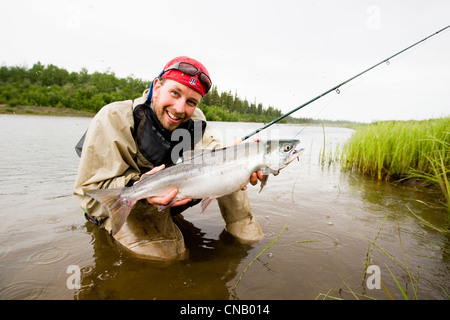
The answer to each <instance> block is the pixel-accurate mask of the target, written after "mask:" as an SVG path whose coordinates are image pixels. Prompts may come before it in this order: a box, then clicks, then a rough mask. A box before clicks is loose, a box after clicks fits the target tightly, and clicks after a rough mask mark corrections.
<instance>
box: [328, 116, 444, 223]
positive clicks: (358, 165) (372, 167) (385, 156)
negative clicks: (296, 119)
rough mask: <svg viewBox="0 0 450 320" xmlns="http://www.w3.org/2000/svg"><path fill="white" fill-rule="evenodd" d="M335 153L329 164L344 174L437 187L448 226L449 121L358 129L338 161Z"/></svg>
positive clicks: (375, 125)
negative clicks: (418, 180)
mask: <svg viewBox="0 0 450 320" xmlns="http://www.w3.org/2000/svg"><path fill="white" fill-rule="evenodd" d="M338 152H339V151H336V153H338ZM336 153H335V154H334V155H329V158H332V159H331V160H330V161H333V162H337V161H339V162H340V164H341V167H342V168H343V169H344V170H351V171H355V172H359V173H363V174H366V175H371V176H373V177H375V178H376V179H378V180H386V181H399V180H404V179H411V178H416V179H421V180H424V181H428V182H431V183H433V184H436V185H438V186H439V188H440V190H441V191H442V195H443V198H442V202H443V203H444V204H445V206H446V207H447V211H448V216H447V220H448V222H450V183H449V180H450V179H449V177H450V117H444V118H440V119H431V120H425V121H383V122H378V123H373V124H368V125H366V126H360V127H358V128H357V130H356V132H355V133H354V134H353V136H352V138H351V139H350V140H349V141H348V142H347V143H346V144H345V145H344V146H343V147H342V149H341V151H340V157H337V156H336Z"/></svg>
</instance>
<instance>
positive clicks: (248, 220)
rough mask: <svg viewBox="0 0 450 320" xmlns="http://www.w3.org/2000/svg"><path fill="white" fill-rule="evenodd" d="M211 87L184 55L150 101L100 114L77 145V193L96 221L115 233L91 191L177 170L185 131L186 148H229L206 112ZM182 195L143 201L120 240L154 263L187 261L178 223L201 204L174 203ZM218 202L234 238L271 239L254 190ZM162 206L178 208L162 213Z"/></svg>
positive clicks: (150, 92)
mask: <svg viewBox="0 0 450 320" xmlns="http://www.w3.org/2000/svg"><path fill="white" fill-rule="evenodd" d="M210 88H211V78H210V76H209V73H208V71H207V70H206V68H205V67H204V66H203V64H201V63H200V62H198V61H197V60H194V59H191V58H189V57H177V58H175V59H173V60H171V61H169V62H168V63H167V64H166V66H165V67H164V69H163V71H162V72H161V74H160V75H159V76H158V77H156V78H155V80H154V81H153V82H152V84H151V86H150V88H149V89H147V90H145V91H144V93H143V95H142V97H140V98H137V99H135V100H127V101H120V102H113V103H111V104H108V105H106V106H104V107H103V108H102V109H101V110H100V111H99V112H98V113H97V115H96V116H95V117H94V118H93V120H92V122H91V124H90V126H89V128H88V130H87V131H86V133H85V135H84V136H83V138H84V139H83V138H82V140H80V142H79V144H78V145H77V148H78V149H79V150H77V152H78V153H79V155H80V156H81V158H80V164H79V169H78V175H77V178H76V182H75V188H74V194H75V197H76V198H77V200H78V202H79V203H80V205H81V207H82V208H83V209H84V211H85V216H86V218H87V219H88V220H90V221H92V222H94V223H95V224H96V225H98V226H99V227H102V228H104V229H106V230H107V231H108V232H111V230H112V226H111V221H110V219H109V217H108V212H107V210H106V209H105V208H104V207H103V206H102V205H101V204H100V203H99V202H98V201H96V200H94V199H93V198H91V197H90V196H88V195H86V192H88V191H90V190H94V189H104V188H120V187H125V186H131V185H133V184H134V183H138V181H139V180H140V179H142V177H143V176H145V175H147V174H154V173H156V172H158V171H160V170H164V168H165V167H168V166H171V165H174V164H175V163H176V162H177V160H178V158H179V157H181V156H182V155H181V154H180V153H178V152H174V150H175V149H176V146H177V144H179V143H180V140H177V139H174V137H173V135H172V133H174V132H176V131H177V129H183V132H187V133H188V134H189V136H190V137H189V138H190V143H188V145H187V146H186V145H185V148H184V149H216V148H221V147H223V146H222V142H221V141H220V138H219V137H218V135H217V134H216V133H215V131H214V129H213V128H211V127H210V126H209V125H208V124H207V122H206V118H205V116H204V114H203V112H202V111H201V110H200V109H199V108H198V106H199V104H200V101H201V99H202V98H203V96H205V94H206V93H207V92H208V91H209V89H210ZM173 140H174V141H173ZM182 151H188V150H182ZM261 177H262V176H261V173H260V172H258V173H253V174H252V175H251V177H249V182H250V183H251V184H252V185H255V184H256V183H257V181H258V178H259V179H261ZM244 189H245V188H244ZM177 192H178V190H177V189H173V190H171V191H170V192H169V193H168V194H167V195H166V196H162V197H151V198H147V199H146V200H145V199H144V200H141V201H138V203H137V204H136V205H135V206H134V207H133V209H132V211H131V213H130V215H129V216H128V218H127V220H126V222H125V223H124V225H123V226H122V228H121V229H120V230H119V231H118V232H117V233H116V234H114V235H113V237H114V238H115V239H116V240H117V241H118V242H119V243H121V244H122V245H123V246H125V247H126V248H128V249H129V250H131V251H133V252H135V253H136V254H138V255H140V256H143V257H146V258H149V259H153V260H163V261H171V260H181V259H184V258H185V257H186V247H185V243H184V239H183V235H182V233H181V231H180V229H179V228H178V226H177V225H176V224H175V223H174V221H173V217H175V216H176V215H177V214H179V213H181V212H182V211H184V210H186V209H187V208H189V206H193V205H195V204H197V203H198V202H199V201H194V200H192V199H182V200H178V201H176V202H174V201H172V200H173V199H174V197H175V196H176V194H177ZM217 200H218V204H219V208H220V211H221V214H222V217H223V219H224V221H225V228H226V230H227V232H228V233H230V234H231V235H233V236H234V237H235V238H236V239H237V240H238V241H240V242H243V243H249V242H257V241H259V240H260V239H261V238H262V237H263V233H262V231H261V228H260V226H259V224H258V222H257V221H256V220H255V218H254V217H252V214H251V209H250V203H249V199H248V196H247V192H246V190H240V191H237V192H235V193H232V194H230V195H228V196H224V197H221V198H219V199H217ZM158 205H163V206H167V205H170V207H167V208H166V209H164V210H162V211H159V210H158V209H157V208H156V207H157V206H158Z"/></svg>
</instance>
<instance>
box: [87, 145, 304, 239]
mask: <svg viewBox="0 0 450 320" xmlns="http://www.w3.org/2000/svg"><path fill="white" fill-rule="evenodd" d="M303 150H304V149H303V148H302V147H301V145H300V140H296V139H285V140H260V141H252V142H244V143H240V144H238V145H233V146H229V147H226V148H221V149H215V150H203V149H198V150H191V151H187V152H184V153H183V155H182V160H181V162H179V163H177V164H175V165H173V166H171V167H168V168H166V169H164V170H161V171H158V172H156V173H154V174H151V175H146V176H145V177H143V178H142V179H141V180H140V181H139V182H137V183H135V184H134V185H133V186H130V187H123V188H112V189H97V190H91V191H88V192H87V193H86V194H87V195H88V196H90V197H92V198H94V199H95V200H97V201H98V202H100V203H101V204H102V205H103V206H104V207H105V208H106V209H107V210H108V214H109V217H110V219H111V225H112V234H113V235H115V234H116V233H117V232H118V231H119V230H120V229H121V227H122V226H123V224H124V223H125V221H126V219H127V217H128V215H129V214H130V212H131V210H132V208H133V206H134V205H135V204H136V202H137V201H139V200H141V199H145V198H148V197H153V196H165V195H167V193H169V191H170V190H172V189H174V188H177V189H178V193H177V195H176V197H175V198H174V199H173V201H172V202H171V203H169V204H168V205H166V206H159V207H158V209H159V210H164V209H165V208H167V207H170V205H171V204H172V203H174V202H175V201H177V200H180V199H185V198H190V199H194V200H201V199H202V200H201V207H202V213H204V212H205V211H206V209H207V207H208V206H209V204H210V203H211V202H212V201H213V200H214V199H216V198H220V197H222V196H225V195H228V194H231V193H233V192H236V191H238V190H241V189H242V188H244V187H245V186H246V185H247V184H248V182H249V178H250V176H251V174H252V173H253V172H256V171H258V170H261V171H262V173H263V178H262V180H261V188H260V191H259V192H261V191H262V189H263V188H264V186H265V185H266V184H267V180H268V177H269V175H270V174H278V172H279V171H280V170H281V169H283V168H285V167H286V166H287V165H288V164H289V163H291V162H292V161H293V160H294V159H297V158H298V157H299V156H300V155H301V153H302V152H303Z"/></svg>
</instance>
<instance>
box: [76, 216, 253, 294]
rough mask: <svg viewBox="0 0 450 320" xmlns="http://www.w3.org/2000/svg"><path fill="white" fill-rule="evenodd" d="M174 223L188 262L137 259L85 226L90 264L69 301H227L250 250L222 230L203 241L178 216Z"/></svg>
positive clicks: (202, 234)
mask: <svg viewBox="0 0 450 320" xmlns="http://www.w3.org/2000/svg"><path fill="white" fill-rule="evenodd" d="M175 222H176V224H177V225H178V227H179V228H180V230H181V232H182V233H183V236H184V238H185V244H186V248H187V249H188V251H189V258H188V259H187V260H186V261H183V262H171V263H168V262H157V261H150V260H145V259H141V258H137V257H135V256H133V255H132V253H130V252H129V251H127V250H126V249H124V248H123V247H121V245H120V244H119V243H117V242H116V241H115V240H114V239H113V238H112V237H111V236H110V235H109V234H108V233H107V232H106V231H105V230H103V229H99V228H98V227H96V226H94V225H93V224H92V223H90V222H87V223H86V225H85V227H86V231H87V232H88V233H89V234H92V235H93V241H92V248H93V263H92V265H90V266H87V267H85V269H84V272H82V280H81V285H82V288H81V289H80V290H78V291H77V292H75V293H74V298H75V299H163V300H164V299H180V300H181V299H221V300H222V299H230V298H231V297H230V288H229V285H228V283H229V282H230V281H231V280H233V279H234V278H235V277H236V274H237V269H238V267H239V265H240V263H241V262H242V260H243V259H244V258H245V257H247V255H248V252H249V250H250V249H251V248H252V246H250V245H242V244H239V243H237V242H236V241H235V240H234V238H233V237H232V236H230V235H229V234H228V233H227V232H226V231H225V230H223V231H222V232H221V233H220V235H219V236H218V238H217V239H215V238H211V237H208V236H206V233H205V232H203V231H202V230H201V229H199V228H197V227H196V226H194V224H193V223H191V222H190V221H188V220H186V219H185V218H183V217H182V216H181V215H179V216H177V217H176V219H175ZM86 270H87V271H88V272H86ZM206 272H207V273H206Z"/></svg>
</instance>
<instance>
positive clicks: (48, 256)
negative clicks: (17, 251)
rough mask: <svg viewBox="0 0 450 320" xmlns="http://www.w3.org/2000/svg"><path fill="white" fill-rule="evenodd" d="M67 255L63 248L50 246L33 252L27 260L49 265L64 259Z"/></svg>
mask: <svg viewBox="0 0 450 320" xmlns="http://www.w3.org/2000/svg"><path fill="white" fill-rule="evenodd" d="M68 255H69V252H67V251H66V250H64V249H61V248H57V247H52V248H45V249H42V250H39V251H36V252H34V253H33V254H31V255H30V256H28V258H27V261H28V262H31V263H32V264H35V265H50V264H54V263H57V262H59V261H62V260H64V259H65V258H66V257H67V256H68Z"/></svg>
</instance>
